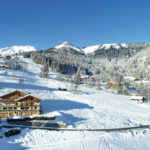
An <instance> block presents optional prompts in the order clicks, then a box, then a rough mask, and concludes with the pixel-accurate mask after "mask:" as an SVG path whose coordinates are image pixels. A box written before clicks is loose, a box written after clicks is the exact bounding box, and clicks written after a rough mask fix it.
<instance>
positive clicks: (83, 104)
mask: <svg viewBox="0 0 150 150" xmlns="http://www.w3.org/2000/svg"><path fill="white" fill-rule="evenodd" d="M22 59H23V58H22ZM0 61H1V62H0V63H3V60H0ZM23 61H25V62H27V64H28V65H27V69H26V70H24V71H23V70H22V71H13V70H0V95H3V94H5V93H8V92H10V91H13V90H16V89H18V90H22V91H24V92H26V93H31V94H32V95H34V96H37V97H39V98H41V99H43V101H42V102H41V105H42V111H43V115H56V116H57V117H56V118H57V119H56V120H57V121H58V122H62V123H65V124H66V125H67V128H117V127H130V126H139V125H144V124H150V105H149V104H137V103H136V102H133V101H131V100H130V97H129V96H123V95H117V94H112V93H109V92H106V91H105V92H104V91H103V90H102V91H97V90H95V89H92V88H88V87H84V86H80V87H79V90H78V94H73V93H72V92H71V91H67V92H65V91H58V87H62V88H67V89H71V88H72V85H71V84H69V83H64V82H60V81H57V80H56V78H57V76H58V74H57V73H53V72H50V73H49V78H48V79H44V78H40V77H38V74H39V72H40V70H41V66H40V65H37V64H34V63H33V62H32V61H31V60H29V59H23ZM19 79H24V84H23V85H20V84H19V82H18V81H19ZM0 132H3V130H2V129H1V130H0ZM149 141H150V130H149V129H141V130H132V131H131V130H130V131H124V132H96V131H47V130H40V129H28V128H26V129H23V130H22V132H21V134H19V135H16V136H12V137H9V138H6V137H3V138H2V139H0V149H4V150H5V149H11V150H13V149H14V150H15V149H39V150H43V149H57V150H59V149H61V150H66V149H68V150H78V149H79V150H80V149H87V150H103V149H104V150H107V149H108V150H127V149H128V150H133V149H136V150H137V149H139V150H141V149H142V150H149V149H150V142H149Z"/></svg>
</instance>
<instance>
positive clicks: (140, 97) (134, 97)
mask: <svg viewBox="0 0 150 150" xmlns="http://www.w3.org/2000/svg"><path fill="white" fill-rule="evenodd" d="M143 98H144V97H143V96H132V97H131V98H130V99H138V100H142V99H143Z"/></svg>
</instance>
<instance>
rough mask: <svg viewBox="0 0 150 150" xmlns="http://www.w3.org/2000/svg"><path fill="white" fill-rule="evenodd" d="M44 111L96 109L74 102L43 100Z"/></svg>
mask: <svg viewBox="0 0 150 150" xmlns="http://www.w3.org/2000/svg"><path fill="white" fill-rule="evenodd" d="M41 105H42V111H43V112H44V113H48V112H52V111H63V110H72V109H84V108H88V109H93V108H94V107H92V106H89V105H88V104H85V103H81V102H76V101H72V100H61V99H57V100H49V99H47V100H43V101H41Z"/></svg>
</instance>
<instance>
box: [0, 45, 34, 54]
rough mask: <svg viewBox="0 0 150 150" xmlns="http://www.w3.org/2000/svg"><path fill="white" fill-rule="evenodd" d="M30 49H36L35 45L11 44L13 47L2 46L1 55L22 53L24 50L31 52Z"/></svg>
mask: <svg viewBox="0 0 150 150" xmlns="http://www.w3.org/2000/svg"><path fill="white" fill-rule="evenodd" d="M30 51H36V49H35V48H34V47H33V46H17V45H16V46H11V47H5V48H0V55H2V56H6V55H12V54H16V53H22V52H30Z"/></svg>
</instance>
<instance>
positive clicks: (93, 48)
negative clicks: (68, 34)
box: [83, 43, 128, 54]
mask: <svg viewBox="0 0 150 150" xmlns="http://www.w3.org/2000/svg"><path fill="white" fill-rule="evenodd" d="M111 47H113V48H115V49H119V48H121V47H123V48H127V47H128V46H127V44H124V43H121V44H116V43H115V44H103V45H95V46H89V47H85V48H83V51H84V52H85V54H88V53H94V52H95V51H96V50H98V49H103V48H104V49H110V48H111Z"/></svg>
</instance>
